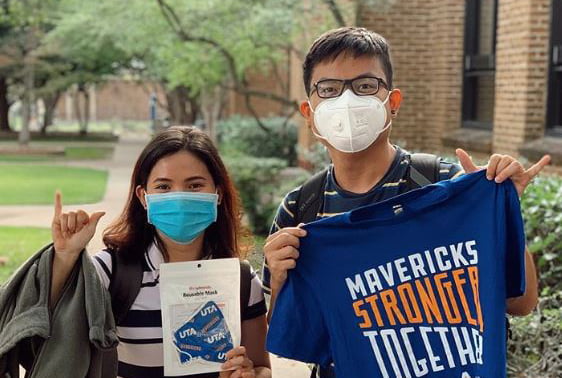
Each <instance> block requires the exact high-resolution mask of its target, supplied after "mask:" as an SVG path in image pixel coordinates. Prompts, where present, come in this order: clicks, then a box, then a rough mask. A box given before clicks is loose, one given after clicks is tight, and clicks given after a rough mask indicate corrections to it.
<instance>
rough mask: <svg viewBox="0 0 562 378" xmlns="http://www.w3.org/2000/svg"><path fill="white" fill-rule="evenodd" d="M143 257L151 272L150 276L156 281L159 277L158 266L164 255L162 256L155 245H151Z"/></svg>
mask: <svg viewBox="0 0 562 378" xmlns="http://www.w3.org/2000/svg"><path fill="white" fill-rule="evenodd" d="M144 257H145V259H146V264H147V265H148V267H149V268H150V270H151V271H152V275H153V276H154V279H155V280H156V279H157V278H158V277H159V276H160V264H162V263H163V262H164V255H162V252H160V249H158V246H157V245H156V243H152V244H151V245H150V247H149V248H148V250H147V251H146V253H145V254H144Z"/></svg>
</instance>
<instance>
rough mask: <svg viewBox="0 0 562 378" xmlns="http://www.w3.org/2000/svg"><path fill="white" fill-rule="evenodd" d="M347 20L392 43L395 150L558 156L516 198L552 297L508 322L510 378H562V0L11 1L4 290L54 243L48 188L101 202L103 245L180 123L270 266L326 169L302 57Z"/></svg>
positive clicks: (3, 78) (6, 31)
mask: <svg viewBox="0 0 562 378" xmlns="http://www.w3.org/2000/svg"><path fill="white" fill-rule="evenodd" d="M351 25H357V26H364V27H366V28H368V29H371V30H374V31H376V32H378V33H380V34H382V35H383V36H384V37H386V38H387V40H388V41H389V43H390V45H391V53H392V57H393V65H394V73H395V74H394V83H395V86H396V87H398V88H400V89H401V91H402V93H403V96H404V102H403V104H402V107H401V109H400V115H399V117H398V118H397V120H396V121H395V122H393V135H392V139H393V142H394V143H396V144H398V145H400V146H402V147H404V148H406V149H409V150H411V151H423V152H431V153H436V154H439V155H441V156H443V157H445V158H447V159H450V160H452V161H455V157H454V149H455V148H457V147H462V148H465V149H466V150H467V151H469V153H471V154H472V155H473V156H474V157H475V158H476V159H477V161H479V162H480V163H485V162H486V161H487V158H488V157H489V156H490V155H491V154H492V153H501V154H511V155H513V156H516V157H517V158H518V159H520V160H521V161H522V162H524V163H525V164H528V163H533V162H535V161H536V160H538V159H539V158H540V157H541V156H542V155H543V154H545V153H548V154H550V155H551V156H552V158H553V164H552V165H551V166H549V167H547V168H546V169H545V172H544V173H543V174H542V175H541V177H539V178H537V179H536V180H535V182H534V184H533V185H532V186H530V187H529V188H528V189H527V191H526V192H525V194H524V196H523V198H522V207H523V212H524V218H525V221H526V231H527V241H528V245H529V247H530V249H531V251H532V252H533V253H534V255H535V259H536V262H537V265H538V269H539V274H540V282H541V301H540V304H539V306H538V308H537V310H536V311H535V312H534V313H533V314H532V315H530V316H527V317H524V318H518V319H512V321H511V323H512V334H513V335H512V338H511V339H510V340H509V353H510V354H509V366H508V370H509V374H510V376H512V377H560V376H562V373H561V372H562V310H561V308H562V264H561V263H562V178H561V176H560V175H561V174H562V0H505V1H504V0H501V1H498V0H466V1H462V0H408V1H406V0H386V1H385V0H129V1H126V2H125V1H114V0H97V1H83V0H0V283H1V282H4V281H5V280H6V279H8V277H9V276H10V274H11V273H12V272H13V271H14V269H16V268H17V267H18V266H19V265H20V264H21V263H22V262H23V261H24V260H25V259H26V258H27V257H28V256H29V255H31V254H32V253H33V252H35V250H36V249H37V248H38V247H40V246H41V245H43V244H45V243H47V242H49V240H50V231H49V228H48V227H49V225H50V219H51V217H52V205H51V203H52V198H53V193H54V190H55V189H60V190H61V191H62V192H63V196H64V201H65V204H67V205H69V207H68V208H69V209H74V208H78V207H80V208H84V209H86V210H89V211H93V210H105V211H107V212H108V214H107V215H106V216H105V217H104V219H102V223H101V226H100V227H99V229H98V233H97V234H96V237H95V238H94V240H93V241H92V243H91V246H90V249H91V250H92V251H95V250H97V249H99V248H102V247H103V245H102V243H101V233H102V231H103V228H104V227H105V226H107V224H108V223H109V222H110V221H111V220H112V219H113V218H114V217H116V216H117V215H118V214H119V212H120V210H121V208H122V206H123V204H124V202H125V199H126V196H127V192H128V180H129V176H130V171H131V169H132V165H133V164H134V161H135V160H136V157H137V156H138V153H139V152H140V150H141V149H142V147H143V146H144V144H145V143H146V142H147V141H148V139H149V138H150V136H151V135H153V133H154V132H156V131H158V130H160V129H162V128H165V127H168V126H170V125H178V124H193V125H196V126H198V127H200V128H201V129H203V130H205V131H206V132H208V133H209V135H211V137H212V138H213V139H214V140H215V141H216V143H217V144H218V146H219V148H220V150H221V154H222V156H223V157H224V159H225V161H226V162H227V164H228V167H229V169H230V172H231V174H232V176H233V178H234V180H235V182H236V184H237V187H238V190H239V191H240V196H241V199H242V201H243V205H244V210H245V218H244V219H245V223H246V224H247V226H248V227H249V228H250V229H251V230H252V232H253V234H254V237H253V238H251V240H248V243H249V244H251V245H252V246H253V247H252V252H251V254H250V260H251V261H252V263H253V265H254V267H255V268H256V269H257V270H259V269H261V261H262V258H263V257H262V252H261V246H262V245H263V241H264V240H265V237H266V235H267V232H268V230H269V226H270V224H271V220H272V217H273V214H274V212H275V210H276V208H277V206H278V205H279V203H280V201H281V199H282V197H283V195H284V194H285V193H287V192H288V191H289V190H291V189H292V188H294V187H295V186H298V185H300V184H301V183H302V182H304V181H305V180H306V179H307V178H308V177H309V176H310V175H311V174H312V173H313V172H314V171H315V170H318V169H320V167H322V166H323V165H324V164H326V163H327V162H328V157H327V155H326V154H325V151H324V149H323V148H322V147H320V146H319V145H318V144H316V143H315V142H314V137H313V136H312V135H311V134H310V132H309V130H308V129H307V128H306V126H305V125H304V123H303V121H302V119H301V117H300V115H299V113H298V104H299V102H300V101H302V100H305V99H306V95H305V92H304V87H303V83H302V68H301V67H302V62H303V59H304V56H305V54H306V51H307V49H308V47H309V46H310V44H311V43H312V42H313V41H314V39H315V38H316V37H317V36H318V35H319V34H321V33H322V32H324V31H326V30H328V29H331V28H335V27H340V26H351ZM275 363H276V364H278V365H276V370H275V371H276V376H280V377H307V368H306V367H304V366H302V365H299V364H293V363H291V362H288V361H281V360H276V362H275Z"/></svg>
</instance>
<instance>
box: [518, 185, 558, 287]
mask: <svg viewBox="0 0 562 378" xmlns="http://www.w3.org/2000/svg"><path fill="white" fill-rule="evenodd" d="M521 207H522V210H523V218H524V219H525V232H526V234H527V245H528V247H529V250H530V251H531V252H532V253H533V254H534V255H535V256H536V261H537V264H538V270H539V272H540V273H539V274H540V283H541V287H543V295H548V294H550V293H551V292H553V291H561V290H562V178H560V177H557V176H544V177H538V178H536V179H535V180H534V182H533V184H531V185H529V186H528V187H527V189H525V193H524V194H523V198H522V199H521Z"/></svg>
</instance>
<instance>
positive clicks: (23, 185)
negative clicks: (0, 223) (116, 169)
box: [0, 164, 107, 205]
mask: <svg viewBox="0 0 562 378" xmlns="http://www.w3.org/2000/svg"><path fill="white" fill-rule="evenodd" d="M0 182H1V183H2V185H1V186H0V205H47V204H52V203H53V198H54V194H55V190H57V189H58V190H60V191H61V192H62V193H63V199H64V203H66V204H69V205H70V204H86V203H95V202H99V201H101V200H102V199H103V196H104V194H105V187H106V183H107V171H100V170H97V169H89V168H74V167H63V166H60V167H58V166H50V165H25V164H5V165H2V166H1V169H0Z"/></svg>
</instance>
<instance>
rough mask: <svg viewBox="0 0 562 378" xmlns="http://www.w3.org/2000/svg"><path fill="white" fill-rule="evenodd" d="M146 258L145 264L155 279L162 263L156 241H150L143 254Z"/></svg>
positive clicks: (158, 274)
mask: <svg viewBox="0 0 562 378" xmlns="http://www.w3.org/2000/svg"><path fill="white" fill-rule="evenodd" d="M144 257H145V259H146V264H147V265H148V267H149V268H150V270H151V271H152V274H153V276H154V279H157V278H158V277H159V276H160V264H162V263H164V262H165V261H164V255H163V254H162V252H161V251H160V249H159V248H158V246H157V245H156V243H154V242H153V243H152V244H151V245H150V247H149V248H148V250H147V251H146V253H145V254H144ZM210 259H211V256H205V257H204V258H203V260H210Z"/></svg>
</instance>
